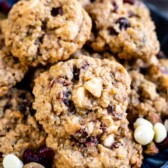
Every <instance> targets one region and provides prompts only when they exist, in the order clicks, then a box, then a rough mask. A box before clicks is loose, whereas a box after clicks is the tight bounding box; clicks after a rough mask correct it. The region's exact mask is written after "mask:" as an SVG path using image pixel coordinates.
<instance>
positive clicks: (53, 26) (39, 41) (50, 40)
mask: <svg viewBox="0 0 168 168" xmlns="http://www.w3.org/2000/svg"><path fill="white" fill-rule="evenodd" d="M90 31H91V19H90V17H89V16H88V14H87V13H86V12H85V10H84V9H83V8H82V7H81V5H80V3H79V2H77V0H52V1H51V0H49V1H48V0H29V1H24V0H22V1H19V2H18V3H16V4H15V5H14V7H13V8H12V9H11V11H10V13H9V16H8V20H7V21H6V22H4V23H3V32H4V35H5V43H6V46H7V47H8V49H9V50H10V51H11V52H12V54H13V55H14V56H15V57H18V58H19V59H20V61H21V62H22V63H24V64H28V65H31V66H37V65H38V64H39V63H41V64H44V65H45V64H48V63H55V62H57V61H59V60H65V59H68V58H69V56H70V55H71V54H73V53H75V52H76V51H77V49H79V48H81V47H82V45H83V44H84V43H85V42H86V40H88V38H89V37H90Z"/></svg>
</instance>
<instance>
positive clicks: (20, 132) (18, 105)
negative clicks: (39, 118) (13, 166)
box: [0, 89, 45, 158]
mask: <svg viewBox="0 0 168 168" xmlns="http://www.w3.org/2000/svg"><path fill="white" fill-rule="evenodd" d="M32 102H33V97H32V96H31V94H30V93H29V92H27V91H24V90H17V89H10V91H9V92H8V94H7V95H5V96H3V97H1V98H0V153H1V154H2V157H3V156H5V155H6V154H9V153H14V154H16V155H17V156H18V157H20V158H21V157H22V154H23V152H24V150H25V149H27V148H35V149H36V148H38V147H39V146H41V145H44V141H45V133H44V131H43V130H42V128H41V126H39V124H38V123H37V122H36V120H35V118H34V117H33V115H34V111H33V109H32Z"/></svg>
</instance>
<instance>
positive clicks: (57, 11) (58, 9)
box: [51, 7, 63, 16]
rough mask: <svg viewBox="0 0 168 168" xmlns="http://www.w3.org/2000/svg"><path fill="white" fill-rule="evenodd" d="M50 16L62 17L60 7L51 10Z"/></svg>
mask: <svg viewBox="0 0 168 168" xmlns="http://www.w3.org/2000/svg"><path fill="white" fill-rule="evenodd" d="M51 15H52V16H57V15H63V9H62V7H58V8H52V10H51Z"/></svg>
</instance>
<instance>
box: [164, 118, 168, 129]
mask: <svg viewBox="0 0 168 168" xmlns="http://www.w3.org/2000/svg"><path fill="white" fill-rule="evenodd" d="M164 126H165V128H166V130H167V132H168V120H167V119H166V120H165V122H164Z"/></svg>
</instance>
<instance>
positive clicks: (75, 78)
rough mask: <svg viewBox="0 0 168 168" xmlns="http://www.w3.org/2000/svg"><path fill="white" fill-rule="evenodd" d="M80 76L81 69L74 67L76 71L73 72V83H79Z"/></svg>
mask: <svg viewBox="0 0 168 168" xmlns="http://www.w3.org/2000/svg"><path fill="white" fill-rule="evenodd" d="M79 74H80V69H78V68H77V67H74V70H73V75H74V77H73V81H74V82H77V81H79Z"/></svg>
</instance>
